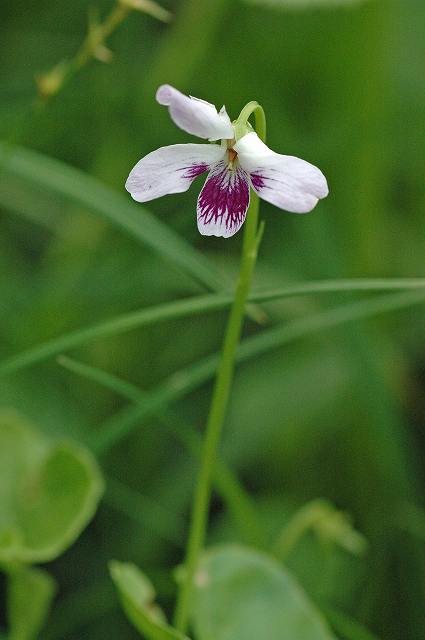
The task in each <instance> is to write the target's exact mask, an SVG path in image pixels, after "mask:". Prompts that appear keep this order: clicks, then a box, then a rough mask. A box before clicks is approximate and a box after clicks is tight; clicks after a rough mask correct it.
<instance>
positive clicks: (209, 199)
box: [197, 160, 249, 238]
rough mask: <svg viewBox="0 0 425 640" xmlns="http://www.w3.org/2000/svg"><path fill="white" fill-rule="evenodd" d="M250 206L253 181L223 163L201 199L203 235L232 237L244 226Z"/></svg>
mask: <svg viewBox="0 0 425 640" xmlns="http://www.w3.org/2000/svg"><path fill="white" fill-rule="evenodd" d="M248 206H249V178H248V175H247V173H246V172H245V171H244V170H243V169H241V168H240V167H234V168H230V167H229V166H228V163H227V161H226V160H221V161H220V162H217V164H216V165H215V166H214V167H212V168H211V171H210V173H209V175H208V178H207V179H206V181H205V184H204V186H203V188H202V191H201V193H200V194H199V198H198V205H197V214H198V229H199V232H200V233H201V234H202V235H203V236H217V237H223V238H230V236H233V235H234V234H235V233H236V232H237V231H238V230H239V229H240V228H241V226H242V224H243V222H244V220H245V217H246V212H247V209H248Z"/></svg>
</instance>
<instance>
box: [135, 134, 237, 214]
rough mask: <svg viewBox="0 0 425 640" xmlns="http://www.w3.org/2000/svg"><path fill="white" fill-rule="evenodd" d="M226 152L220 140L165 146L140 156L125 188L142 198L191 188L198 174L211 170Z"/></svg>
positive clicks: (143, 200)
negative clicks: (142, 156)
mask: <svg viewBox="0 0 425 640" xmlns="http://www.w3.org/2000/svg"><path fill="white" fill-rule="evenodd" d="M224 154H225V150H224V149H223V147H220V146H219V145H217V144H173V145H170V146H169V147H161V148H160V149H157V150H156V151H152V153H148V155H147V156H145V157H144V158H142V159H141V160H139V162H138V163H137V164H136V166H135V167H133V169H132V170H131V172H130V175H129V176H128V179H127V182H126V183H125V188H126V189H127V191H129V192H130V193H131V195H132V197H133V198H134V199H135V200H137V201H138V202H147V201H148V200H154V199H155V198H159V197H161V196H164V195H166V194H168V193H181V192H182V191H187V190H188V189H189V187H190V185H191V184H192V182H193V181H194V179H195V178H196V176H199V175H200V174H201V173H204V172H205V171H208V169H209V168H210V166H211V165H212V164H215V163H216V162H217V161H218V160H220V159H221V158H222V157H223V156H224Z"/></svg>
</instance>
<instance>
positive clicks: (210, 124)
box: [156, 84, 234, 140]
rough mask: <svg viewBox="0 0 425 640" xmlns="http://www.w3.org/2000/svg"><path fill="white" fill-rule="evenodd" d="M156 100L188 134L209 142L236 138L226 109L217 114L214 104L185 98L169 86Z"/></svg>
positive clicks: (162, 88) (164, 86)
mask: <svg viewBox="0 0 425 640" xmlns="http://www.w3.org/2000/svg"><path fill="white" fill-rule="evenodd" d="M156 99H157V101H158V102H159V104H163V105H165V106H167V107H168V110H169V112H170V116H171V118H172V120H173V121H174V122H175V123H176V125H177V126H179V127H180V129H183V130H184V131H187V132H188V133H192V134H193V135H195V136H199V137H200V138H206V139H208V140H224V139H231V138H233V136H234V132H233V126H232V123H231V122H230V118H229V116H228V115H227V113H226V109H225V108H224V107H223V108H222V109H221V111H220V113H217V109H216V108H215V106H214V105H213V104H210V103H209V102H206V101H205V100H200V99H199V98H193V97H192V96H185V95H184V94H183V93H181V92H180V91H178V90H177V89H175V88H174V87H172V86H170V85H169V84H163V85H162V86H161V87H159V89H158V91H157V92H156Z"/></svg>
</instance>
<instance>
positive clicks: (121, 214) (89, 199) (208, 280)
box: [0, 143, 231, 291]
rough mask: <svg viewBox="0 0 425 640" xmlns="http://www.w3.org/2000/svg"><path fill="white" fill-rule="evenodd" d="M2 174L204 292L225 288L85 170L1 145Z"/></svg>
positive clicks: (178, 242)
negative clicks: (107, 230) (81, 212)
mask: <svg viewBox="0 0 425 640" xmlns="http://www.w3.org/2000/svg"><path fill="white" fill-rule="evenodd" d="M0 171H1V172H0V177H3V179H6V180H7V179H8V178H9V176H13V177H18V178H21V179H23V180H26V181H29V182H31V183H33V184H36V185H37V186H39V187H42V188H44V189H48V190H49V191H52V192H54V193H58V194H60V195H61V196H63V197H64V198H66V199H68V200H71V201H73V202H75V203H77V204H79V205H81V206H83V207H86V208H87V209H89V210H91V211H94V212H96V213H97V215H99V216H100V217H101V218H104V219H105V220H107V221H108V222H110V223H112V224H113V225H114V226H116V227H118V228H119V229H121V230H122V231H125V232H126V233H127V234H129V235H130V236H132V237H133V238H135V239H136V240H138V241H139V242H141V243H142V244H144V245H146V246H148V247H150V249H152V250H154V251H155V252H157V253H158V254H159V255H160V256H162V257H163V258H165V259H167V260H168V261H170V262H172V263H173V264H175V265H176V266H178V267H179V268H180V269H182V270H183V271H184V272H185V273H187V274H189V275H190V276H192V277H193V278H194V279H195V281H197V282H200V283H201V284H203V285H204V286H206V287H207V288H208V289H212V290H216V289H217V290H219V291H220V290H223V289H225V288H226V278H225V277H224V275H223V274H222V273H220V272H219V271H218V270H217V268H216V267H215V265H214V264H213V263H211V262H210V261H209V260H208V259H207V258H206V257H205V256H204V255H203V254H202V253H200V252H198V251H196V250H195V249H193V247H192V246H191V245H190V244H189V243H188V242H186V241H185V240H184V239H183V238H181V237H180V236H179V235H178V234H177V233H175V232H174V231H173V230H172V229H171V228H170V227H169V226H167V225H165V224H163V223H162V222H160V221H159V220H158V219H157V218H156V217H155V216H154V215H152V214H151V213H150V212H149V211H147V210H146V209H145V208H144V207H143V206H141V205H136V204H135V203H133V202H132V201H131V199H130V197H127V196H124V195H122V194H120V193H118V192H116V191H114V190H113V189H110V188H109V187H107V186H106V185H104V184H102V182H100V181H99V180H97V179H96V178H94V177H92V176H89V175H87V174H86V173H84V172H83V171H80V170H79V169H76V168H75V167H72V166H70V165H68V164H65V163H64V162H61V161H59V160H56V159H55V158H50V157H48V156H46V155H43V154H41V153H38V152H36V151H32V150H30V149H25V148H23V147H13V148H11V147H9V146H7V145H6V144H5V143H0ZM230 285H231V282H230Z"/></svg>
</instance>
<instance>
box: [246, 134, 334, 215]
mask: <svg viewBox="0 0 425 640" xmlns="http://www.w3.org/2000/svg"><path fill="white" fill-rule="evenodd" d="M234 149H235V151H236V152H237V154H238V157H239V161H240V164H241V166H242V167H243V168H244V169H245V171H246V172H247V173H249V176H250V178H251V184H252V188H253V189H254V190H255V191H256V192H257V193H258V195H259V196H260V198H262V199H263V200H266V201H267V202H270V203H271V204H274V205H275V206H276V207H279V208H280V209H284V210H285V211H290V212H292V213H308V212H309V211H311V210H312V209H314V207H315V206H316V204H317V203H318V201H319V200H321V199H322V198H325V197H326V196H327V195H328V193H329V189H328V185H327V182H326V178H325V176H324V175H323V173H322V172H321V171H320V169H318V168H317V167H315V166H314V165H312V164H310V163H309V162H306V161H305V160H301V159H300V158H295V157H294V156H284V155H280V154H278V153H275V152H274V151H272V150H271V149H269V148H268V147H267V145H265V144H264V142H262V141H261V140H260V138H259V137H258V136H257V134H256V133H248V134H247V135H245V136H243V138H241V139H240V140H239V141H238V142H237V143H236V144H235V145H234Z"/></svg>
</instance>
